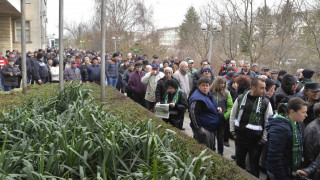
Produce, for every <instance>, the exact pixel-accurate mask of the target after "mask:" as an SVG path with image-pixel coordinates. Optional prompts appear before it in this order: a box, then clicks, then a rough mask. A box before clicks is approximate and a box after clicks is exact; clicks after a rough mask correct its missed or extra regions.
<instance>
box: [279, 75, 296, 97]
mask: <svg viewBox="0 0 320 180" xmlns="http://www.w3.org/2000/svg"><path fill="white" fill-rule="evenodd" d="M295 83H297V78H295V76H293V75H292V74H286V75H284V76H283V79H282V81H281V88H282V89H283V90H284V91H285V92H287V93H288V92H289V93H290V95H292V94H294V93H293V92H291V87H292V85H294V84H295Z"/></svg>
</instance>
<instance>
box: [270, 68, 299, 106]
mask: <svg viewBox="0 0 320 180" xmlns="http://www.w3.org/2000/svg"><path fill="white" fill-rule="evenodd" d="M296 82H297V80H296V78H295V77H294V76H293V75H291V74H286V75H285V76H284V77H283V79H282V81H281V87H279V88H277V90H276V92H275V96H276V106H278V104H279V103H280V102H281V101H282V100H283V99H284V98H286V97H288V98H290V97H291V96H293V95H294V94H295V93H294V92H293V91H292V90H291V87H292V86H293V85H294V84H295V83H296Z"/></svg>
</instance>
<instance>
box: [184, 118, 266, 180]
mask: <svg viewBox="0 0 320 180" xmlns="http://www.w3.org/2000/svg"><path fill="white" fill-rule="evenodd" d="M183 127H184V128H185V130H184V132H185V133H186V134H187V135H188V136H190V137H192V138H193V132H192V129H191V127H190V118H189V113H188V112H186V113H185V115H184V122H183ZM229 144H230V146H229V147H226V146H224V152H223V157H225V158H226V159H228V160H229V161H234V160H233V159H232V158H231V155H233V154H235V144H234V141H233V140H231V139H230V140H229ZM259 179H262V180H265V179H267V176H266V174H265V173H262V172H260V177H259Z"/></svg>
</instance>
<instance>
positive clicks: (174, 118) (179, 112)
mask: <svg viewBox="0 0 320 180" xmlns="http://www.w3.org/2000/svg"><path fill="white" fill-rule="evenodd" d="M167 94H168V101H169V102H171V100H172V99H173V97H174V94H173V95H171V94H170V93H169V92H167V93H166V94H165V96H166V95H167ZM162 103H164V101H162ZM187 108H188V103H187V95H186V93H185V92H183V91H180V92H179V98H178V102H177V103H176V104H175V106H174V107H173V108H172V107H170V106H169V113H170V114H169V119H168V120H167V121H168V122H170V123H171V124H172V125H173V126H174V127H176V128H178V129H181V128H182V125H183V120H184V113H185V111H186V109H187Z"/></svg>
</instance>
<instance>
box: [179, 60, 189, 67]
mask: <svg viewBox="0 0 320 180" xmlns="http://www.w3.org/2000/svg"><path fill="white" fill-rule="evenodd" d="M182 66H188V63H187V62H186V61H182V62H181V63H180V65H179V68H181V67H182Z"/></svg>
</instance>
